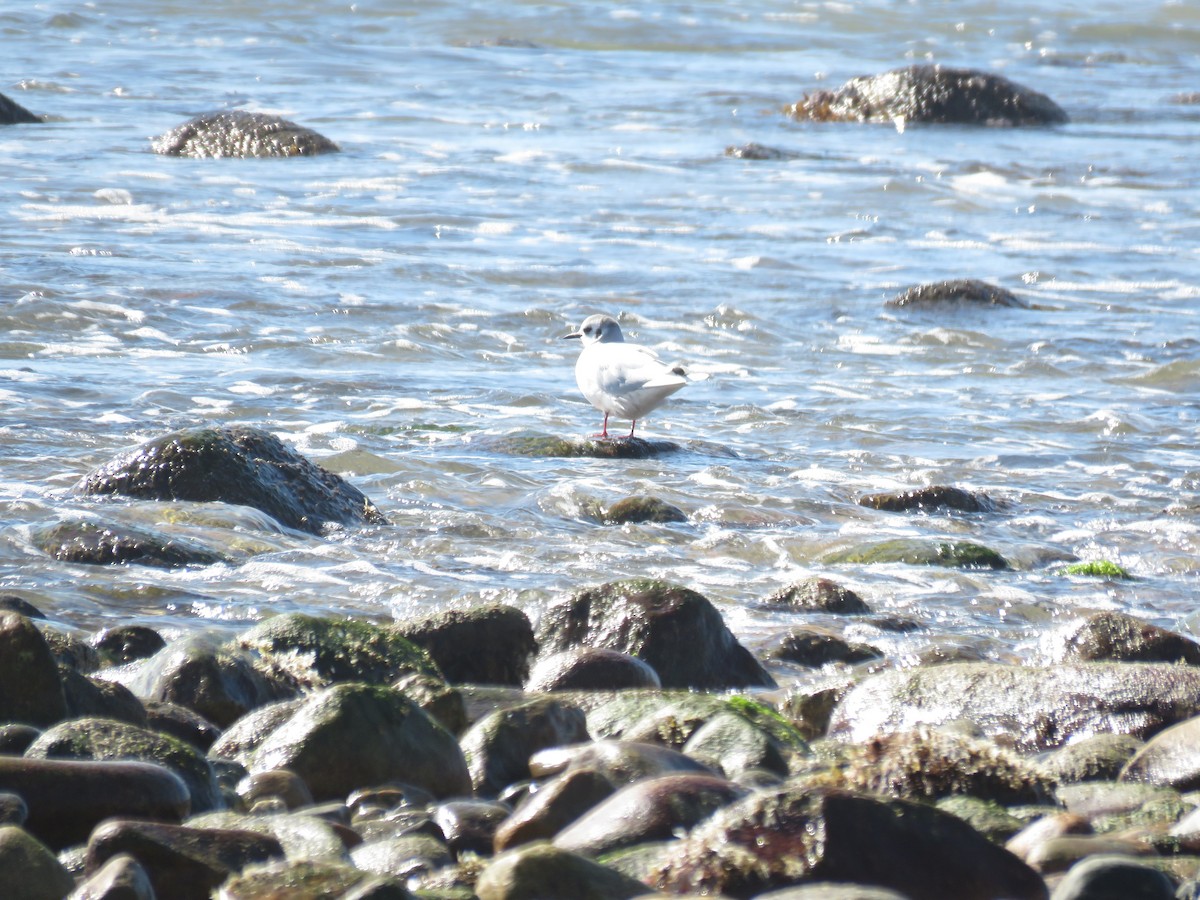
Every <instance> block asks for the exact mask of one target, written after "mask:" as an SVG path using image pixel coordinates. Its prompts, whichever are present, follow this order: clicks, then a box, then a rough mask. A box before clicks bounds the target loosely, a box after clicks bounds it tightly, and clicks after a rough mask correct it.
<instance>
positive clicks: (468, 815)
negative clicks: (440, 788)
mask: <svg viewBox="0 0 1200 900" xmlns="http://www.w3.org/2000/svg"><path fill="white" fill-rule="evenodd" d="M511 814H512V807H510V806H509V805H508V804H507V803H498V802H494V801H492V802H489V801H484V800H451V801H450V802H448V803H441V804H438V805H437V806H436V807H434V809H433V821H434V824H436V825H437V826H438V828H440V829H441V831H442V834H443V835H445V837H446V843H447V844H448V845H449V847H450V849H451V850H453V851H454V853H455V855H461V854H462V853H463V852H464V851H470V852H472V853H478V854H481V855H484V856H487V855H490V854H491V852H492V847H493V844H494V842H495V838H496V829H497V828H498V827H499V826H500V823H501V822H503V821H504V820H505V819H507V818H508V817H509V815H511Z"/></svg>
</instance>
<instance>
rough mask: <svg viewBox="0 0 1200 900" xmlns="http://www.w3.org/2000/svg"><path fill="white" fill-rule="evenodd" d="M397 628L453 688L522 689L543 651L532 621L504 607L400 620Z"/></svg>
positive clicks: (495, 606)
mask: <svg viewBox="0 0 1200 900" xmlns="http://www.w3.org/2000/svg"><path fill="white" fill-rule="evenodd" d="M396 630H397V632H398V633H399V634H401V635H403V636H404V637H406V638H407V639H408V640H410V641H412V642H413V643H414V644H416V645H417V646H418V647H421V648H422V649H423V650H424V651H425V652H426V653H428V654H429V655H430V657H431V658H432V659H433V660H434V662H436V663H437V665H438V668H439V669H441V672H442V674H443V675H444V676H445V678H446V680H447V681H449V682H450V683H451V684H505V685H512V686H514V687H519V686H520V685H522V684H524V683H525V679H526V677H528V675H529V659H530V657H531V656H533V654H534V653H535V652H536V651H537V644H536V642H535V641H534V639H533V625H532V624H530V621H529V617H528V616H526V615H525V613H524V612H522V611H521V610H519V609H517V608H516V607H512V606H505V605H503V604H499V603H497V604H489V605H482V606H475V607H471V608H470V609H466V610H447V611H445V612H441V613H437V614H435V615H432V616H427V617H425V618H421V619H412V620H408V621H405V622H400V623H398V624H397V625H396Z"/></svg>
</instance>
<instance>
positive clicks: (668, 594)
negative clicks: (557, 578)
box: [538, 579, 775, 689]
mask: <svg viewBox="0 0 1200 900" xmlns="http://www.w3.org/2000/svg"><path fill="white" fill-rule="evenodd" d="M538 644H539V645H540V646H541V648H542V651H543V652H544V653H552V652H557V651H561V650H566V649H568V648H570V647H573V646H579V645H582V646H589V647H596V646H602V647H607V648H609V649H612V650H619V651H621V652H623V653H628V654H630V655H632V656H636V657H638V658H639V659H642V660H644V661H645V662H646V663H647V664H648V665H650V666H651V667H652V668H653V669H654V671H655V672H657V673H658V677H659V679H660V680H661V681H662V683H663V685H664V686H665V687H685V688H696V689H724V688H738V687H774V686H775V682H774V679H772V678H771V676H770V675H769V674H768V673H767V671H766V670H765V669H764V668H763V667H762V664H761V663H759V662H758V660H756V659H755V658H754V656H753V654H751V653H750V651H748V650H747V649H746V648H745V647H743V646H742V645H741V644H740V643H738V641H737V639H736V638H735V637H734V636H733V634H732V633H731V632H730V631H729V628H728V627H727V626H726V625H725V622H724V621H723V620H722V618H721V614H720V613H719V612H718V611H717V609H716V607H714V606H713V604H712V603H711V602H710V601H709V600H708V599H707V598H706V597H704V596H702V595H701V594H698V593H696V592H695V591H692V590H689V589H687V588H684V587H680V586H678V585H673V584H669V583H667V582H664V581H654V580H641V579H634V580H629V581H617V582H610V583H608V584H605V585H601V586H600V587H596V588H588V589H584V590H581V591H577V592H576V593H574V594H572V595H571V596H569V597H567V598H565V599H563V600H561V601H559V602H557V603H554V604H553V605H551V606H550V607H549V608H548V609H547V610H546V612H545V614H544V615H543V616H542V620H541V624H540V628H539V631H538Z"/></svg>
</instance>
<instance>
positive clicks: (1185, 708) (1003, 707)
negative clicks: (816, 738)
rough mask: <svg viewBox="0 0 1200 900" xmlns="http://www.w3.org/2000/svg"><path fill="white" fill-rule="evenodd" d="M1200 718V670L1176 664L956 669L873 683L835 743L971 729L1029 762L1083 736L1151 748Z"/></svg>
mask: <svg viewBox="0 0 1200 900" xmlns="http://www.w3.org/2000/svg"><path fill="white" fill-rule="evenodd" d="M1197 713H1200V669H1198V668H1197V667H1195V666H1178V665H1170V664H1166V663H1077V664H1073V665H1072V664H1066V665H1055V666H1045V667H1042V666H1009V665H1002V664H999V663H982V662H980V663H977V662H964V663H949V664H946V665H940V666H930V667H927V668H917V669H897V670H892V671H888V672H882V673H880V674H878V675H875V676H873V677H871V678H868V679H866V680H865V681H863V682H861V683H860V684H858V685H857V686H855V687H854V688H852V689H851V690H850V691H849V692H848V693H847V694H846V696H845V697H844V698H843V699H842V700H841V702H840V703H839V704H838V705H837V707H836V708H835V709H834V711H833V716H832V720H831V722H830V726H829V733H830V734H831V735H832V736H835V737H841V738H846V739H849V740H851V741H855V742H862V741H868V740H871V739H872V738H873V737H875V736H876V735H877V734H879V733H880V732H884V733H892V732H897V731H907V730H910V729H912V728H913V727H915V726H917V725H921V724H925V725H933V726H941V725H948V724H952V723H957V722H970V723H972V725H973V726H974V727H976V728H978V729H979V730H980V731H982V732H983V733H984V734H986V735H988V736H991V737H997V738H1002V739H1003V740H1004V741H1006V742H1008V743H1010V744H1011V745H1013V746H1015V747H1016V748H1017V749H1018V750H1020V751H1022V752H1037V751H1042V750H1048V749H1051V748H1054V747H1058V746H1060V745H1062V744H1064V743H1066V742H1067V741H1068V740H1069V739H1070V738H1072V737H1075V736H1078V735H1087V734H1097V733H1103V732H1108V733H1113V734H1131V735H1133V736H1135V737H1138V738H1142V739H1145V738H1147V737H1149V736H1150V735H1152V734H1155V733H1157V732H1159V731H1161V730H1162V729H1164V728H1166V727H1167V726H1168V725H1173V724H1174V723H1176V722H1180V721H1182V720H1184V719H1187V718H1189V717H1191V716H1193V715H1196V714H1197Z"/></svg>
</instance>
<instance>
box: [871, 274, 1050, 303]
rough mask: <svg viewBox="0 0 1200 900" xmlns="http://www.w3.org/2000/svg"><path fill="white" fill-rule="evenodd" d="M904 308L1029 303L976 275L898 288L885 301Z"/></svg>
mask: <svg viewBox="0 0 1200 900" xmlns="http://www.w3.org/2000/svg"><path fill="white" fill-rule="evenodd" d="M884 306H890V307H896V308H898V307H904V308H906V309H937V308H944V307H947V306H979V307H987V306H996V307H1011V308H1015V309H1028V308H1029V304H1027V303H1026V302H1025V301H1023V300H1022V299H1021V298H1019V297H1018V296H1017V295H1016V294H1014V293H1013V292H1012V291H1010V290H1007V289H1005V288H1002V287H997V286H996V285H994V284H988V283H987V282H986V281H980V280H979V279H978V278H951V279H949V280H947V281H933V282H929V283H927V284H918V285H915V286H913V287H910V288H908V289H906V290H903V291H901V292H900V293H899V294H897V295H896V296H895V297H893V298H892V299H891V300H889V301H888V302H887V303H885V304H884Z"/></svg>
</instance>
